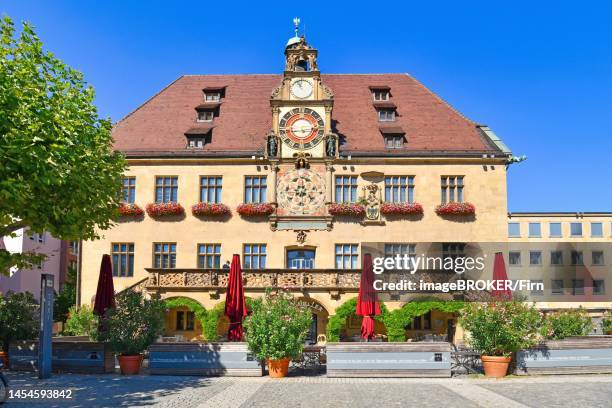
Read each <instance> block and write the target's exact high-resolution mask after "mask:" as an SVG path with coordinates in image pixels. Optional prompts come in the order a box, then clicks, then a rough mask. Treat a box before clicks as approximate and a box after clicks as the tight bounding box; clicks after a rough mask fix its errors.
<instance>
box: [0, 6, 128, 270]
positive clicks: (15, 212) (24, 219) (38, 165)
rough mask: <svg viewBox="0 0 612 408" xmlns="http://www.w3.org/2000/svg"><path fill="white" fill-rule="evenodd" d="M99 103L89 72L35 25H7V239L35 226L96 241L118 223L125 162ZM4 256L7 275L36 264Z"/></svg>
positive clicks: (1, 36)
mask: <svg viewBox="0 0 612 408" xmlns="http://www.w3.org/2000/svg"><path fill="white" fill-rule="evenodd" d="M93 101H94V91H93V89H92V88H91V86H89V85H87V84H86V83H85V81H84V80H83V75H82V74H81V73H80V72H78V71H76V70H74V69H72V68H70V67H69V66H67V65H66V64H64V63H63V62H62V61H61V60H59V59H58V58H57V57H55V56H54V55H53V54H52V53H50V52H47V51H45V50H43V44H42V42H41V41H40V39H39V38H38V37H37V36H36V34H35V32H34V30H33V29H32V27H31V26H30V25H28V24H24V25H23V29H22V30H21V32H20V33H19V34H17V33H16V30H15V27H14V24H13V22H12V21H11V20H10V18H8V17H4V18H3V19H2V20H0V237H2V236H7V235H12V234H14V233H15V232H16V231H18V230H19V229H21V228H24V227H28V228H29V229H30V230H31V231H34V232H43V231H48V232H50V233H51V234H52V235H53V236H55V237H58V238H60V239H66V240H69V239H94V238H97V237H98V234H97V231H98V230H99V229H100V230H104V229H108V228H109V227H110V226H111V219H112V217H113V215H114V213H115V211H116V209H117V207H118V206H119V199H120V197H119V186H120V181H121V175H122V173H123V170H124V169H125V160H124V158H123V157H122V156H121V154H119V153H116V152H114V151H113V149H112V137H111V123H110V121H109V120H106V119H101V118H100V117H99V115H98V112H97V109H96V107H95V106H94V104H93ZM0 252H2V253H1V254H0V262H1V263H0V272H4V273H6V271H7V269H8V267H10V266H12V265H21V266H24V265H23V262H26V263H27V262H28V260H27V258H28V257H27V256H26V255H23V254H21V255H20V254H8V252H7V251H5V250H0ZM24 260H25V261H24Z"/></svg>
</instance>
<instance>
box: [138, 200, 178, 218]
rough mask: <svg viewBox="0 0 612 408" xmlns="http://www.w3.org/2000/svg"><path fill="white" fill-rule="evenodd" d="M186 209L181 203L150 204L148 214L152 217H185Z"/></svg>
mask: <svg viewBox="0 0 612 408" xmlns="http://www.w3.org/2000/svg"><path fill="white" fill-rule="evenodd" d="M184 213H185V209H184V208H183V206H182V205H180V204H179V203H150V204H147V214H149V216H151V217H166V216H170V215H183V214H184Z"/></svg>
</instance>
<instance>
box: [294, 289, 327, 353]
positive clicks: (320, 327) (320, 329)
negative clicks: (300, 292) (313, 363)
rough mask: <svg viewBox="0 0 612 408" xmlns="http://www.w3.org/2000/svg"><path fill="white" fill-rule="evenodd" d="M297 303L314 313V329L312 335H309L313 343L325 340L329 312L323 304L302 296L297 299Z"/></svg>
mask: <svg viewBox="0 0 612 408" xmlns="http://www.w3.org/2000/svg"><path fill="white" fill-rule="evenodd" d="M297 302H298V304H300V305H301V306H303V307H305V308H307V309H308V310H309V311H310V312H311V313H312V319H313V320H312V321H313V327H312V329H311V333H310V334H309V340H310V341H311V342H312V343H317V342H318V341H320V340H322V339H324V338H325V337H324V336H325V330H326V329H327V322H328V320H329V312H328V311H327V309H326V308H325V306H323V304H322V303H321V302H320V301H318V300H317V299H314V298H312V297H309V296H300V297H298V298H297ZM321 336H323V337H321Z"/></svg>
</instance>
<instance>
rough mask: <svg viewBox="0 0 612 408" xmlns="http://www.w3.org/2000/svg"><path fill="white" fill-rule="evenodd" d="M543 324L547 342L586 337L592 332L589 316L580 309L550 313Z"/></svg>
mask: <svg viewBox="0 0 612 408" xmlns="http://www.w3.org/2000/svg"><path fill="white" fill-rule="evenodd" d="M543 323H544V327H543V328H544V336H545V337H546V338H547V339H549V340H561V339H564V338H566V337H570V336H586V335H587V334H589V333H590V332H591V330H593V322H592V320H591V316H589V314H588V313H587V311H586V310H584V309H582V308H579V309H571V310H563V311H559V312H554V313H550V314H548V315H546V317H545V318H544V322H543Z"/></svg>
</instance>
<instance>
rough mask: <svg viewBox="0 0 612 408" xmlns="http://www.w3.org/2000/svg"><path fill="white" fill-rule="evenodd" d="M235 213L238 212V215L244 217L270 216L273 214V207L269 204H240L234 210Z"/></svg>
mask: <svg viewBox="0 0 612 408" xmlns="http://www.w3.org/2000/svg"><path fill="white" fill-rule="evenodd" d="M236 211H238V214H240V215H242V216H245V217H257V216H262V215H270V214H272V213H273V212H274V206H273V205H272V204H269V203H257V204H256V203H248V204H240V205H239V206H238V207H237V208H236Z"/></svg>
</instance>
